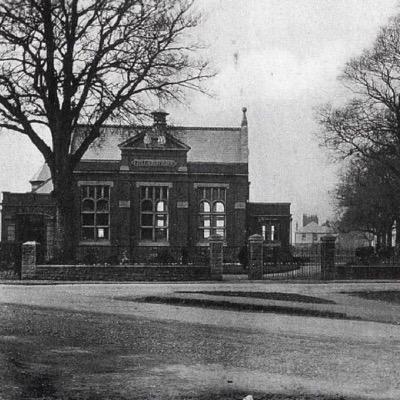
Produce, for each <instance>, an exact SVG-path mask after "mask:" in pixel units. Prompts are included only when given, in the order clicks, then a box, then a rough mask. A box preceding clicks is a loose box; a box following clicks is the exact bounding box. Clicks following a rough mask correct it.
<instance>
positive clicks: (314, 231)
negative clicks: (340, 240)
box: [294, 221, 337, 247]
mask: <svg viewBox="0 0 400 400" xmlns="http://www.w3.org/2000/svg"><path fill="white" fill-rule="evenodd" d="M327 235H335V236H336V235H337V234H336V233H335V231H334V230H333V228H331V227H330V226H327V225H318V224H317V223H316V222H315V221H312V222H310V223H308V224H307V225H306V226H303V228H300V229H298V230H297V231H296V232H295V240H294V244H295V246H304V247H307V246H312V245H315V244H318V243H320V241H321V238H322V237H323V236H327Z"/></svg>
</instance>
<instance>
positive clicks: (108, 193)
mask: <svg viewBox="0 0 400 400" xmlns="http://www.w3.org/2000/svg"><path fill="white" fill-rule="evenodd" d="M103 192H104V193H103V197H105V198H106V199H108V198H109V197H110V188H109V186H104V189H103Z"/></svg>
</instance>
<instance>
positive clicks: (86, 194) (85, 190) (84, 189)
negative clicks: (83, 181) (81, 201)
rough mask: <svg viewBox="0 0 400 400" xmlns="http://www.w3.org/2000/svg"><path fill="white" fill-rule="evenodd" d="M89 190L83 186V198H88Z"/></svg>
mask: <svg viewBox="0 0 400 400" xmlns="http://www.w3.org/2000/svg"><path fill="white" fill-rule="evenodd" d="M87 189H88V187H87V186H82V187H81V196H82V198H84V197H88V192H87Z"/></svg>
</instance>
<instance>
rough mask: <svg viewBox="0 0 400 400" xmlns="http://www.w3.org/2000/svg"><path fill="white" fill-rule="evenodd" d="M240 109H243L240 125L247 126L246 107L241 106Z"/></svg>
mask: <svg viewBox="0 0 400 400" xmlns="http://www.w3.org/2000/svg"><path fill="white" fill-rule="evenodd" d="M242 111H243V118H242V126H247V116H246V112H247V108H246V107H243V108H242Z"/></svg>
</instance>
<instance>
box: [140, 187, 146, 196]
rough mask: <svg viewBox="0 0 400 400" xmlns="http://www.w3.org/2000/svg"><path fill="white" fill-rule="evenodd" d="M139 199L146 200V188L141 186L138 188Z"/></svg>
mask: <svg viewBox="0 0 400 400" xmlns="http://www.w3.org/2000/svg"><path fill="white" fill-rule="evenodd" d="M140 198H141V199H145V198H146V188H145V187H144V186H142V187H141V188H140Z"/></svg>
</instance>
